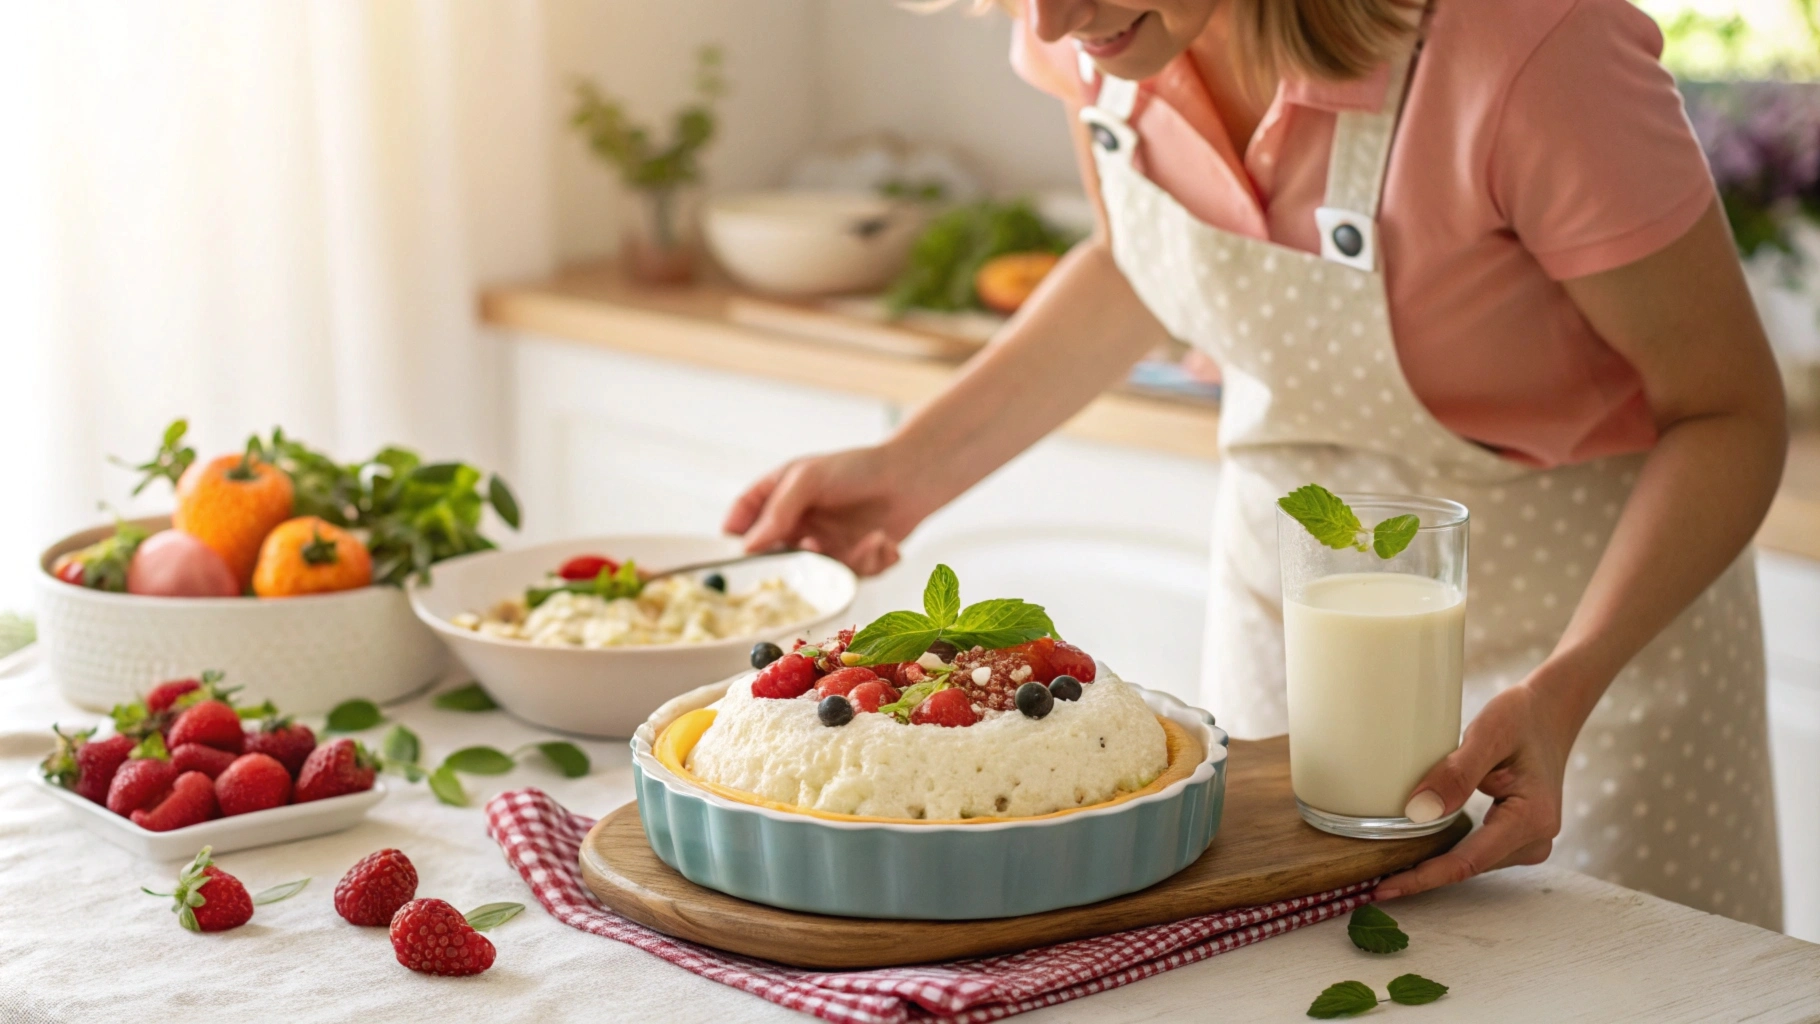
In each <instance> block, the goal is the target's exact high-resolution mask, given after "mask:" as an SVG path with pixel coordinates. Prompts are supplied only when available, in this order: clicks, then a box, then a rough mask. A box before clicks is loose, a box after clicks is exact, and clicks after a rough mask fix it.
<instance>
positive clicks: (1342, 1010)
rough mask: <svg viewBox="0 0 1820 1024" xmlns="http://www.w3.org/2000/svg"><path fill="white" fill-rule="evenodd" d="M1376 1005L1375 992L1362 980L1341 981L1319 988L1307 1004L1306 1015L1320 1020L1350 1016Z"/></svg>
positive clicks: (1376, 997)
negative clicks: (1319, 992) (1312, 1000)
mask: <svg viewBox="0 0 1820 1024" xmlns="http://www.w3.org/2000/svg"><path fill="white" fill-rule="evenodd" d="M1377 1005H1378V996H1377V993H1375V992H1373V991H1372V990H1371V986H1369V985H1367V984H1365V983H1364V982H1362V981H1341V982H1336V983H1335V984H1332V985H1329V986H1327V987H1326V988H1324V989H1322V990H1321V994H1320V995H1318V996H1315V997H1314V1002H1312V1003H1310V1004H1309V1005H1308V1015H1309V1016H1310V1017H1316V1018H1319V1019H1321V1020H1332V1019H1333V1018H1335V1017H1351V1016H1353V1015H1355V1014H1360V1013H1364V1012H1365V1011H1366V1010H1369V1009H1371V1008H1373V1007H1375V1006H1377Z"/></svg>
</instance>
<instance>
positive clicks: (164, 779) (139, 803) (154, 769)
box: [107, 757, 207, 816]
mask: <svg viewBox="0 0 1820 1024" xmlns="http://www.w3.org/2000/svg"><path fill="white" fill-rule="evenodd" d="M204 778H207V776H204ZM176 779H177V769H176V768H175V767H173V766H172V765H171V763H170V762H169V761H167V760H165V759H164V758H162V757H135V758H132V759H131V760H129V761H127V762H126V763H125V764H123V765H121V766H120V769H119V770H118V771H116V772H115V773H114V781H113V782H111V783H109V784H108V787H107V809H108V810H110V811H113V812H114V813H115V814H118V815H122V816H127V815H131V814H132V813H133V812H134V811H137V810H139V809H140V808H143V807H149V806H150V805H152V804H153V803H156V802H157V801H158V800H159V799H161V798H162V797H163V796H164V793H165V790H168V789H170V788H171V783H172V782H174V781H176Z"/></svg>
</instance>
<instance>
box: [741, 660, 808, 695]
mask: <svg viewBox="0 0 1820 1024" xmlns="http://www.w3.org/2000/svg"><path fill="white" fill-rule="evenodd" d="M814 685H815V663H814V662H812V661H810V660H809V659H808V658H805V657H803V656H802V655H800V654H786V655H784V656H783V657H781V658H779V659H777V660H776V661H774V662H772V663H771V664H769V665H766V666H765V668H764V670H763V671H761V672H760V673H759V674H758V678H757V679H754V680H752V696H754V697H771V698H775V699H782V700H788V699H790V698H792V697H801V696H802V695H803V694H805V693H808V692H809V690H810V688H811V687H813V686H814Z"/></svg>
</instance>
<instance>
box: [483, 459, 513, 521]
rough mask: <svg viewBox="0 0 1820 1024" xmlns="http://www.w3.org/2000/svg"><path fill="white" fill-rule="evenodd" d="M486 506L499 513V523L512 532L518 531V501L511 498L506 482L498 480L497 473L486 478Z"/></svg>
mask: <svg viewBox="0 0 1820 1024" xmlns="http://www.w3.org/2000/svg"><path fill="white" fill-rule="evenodd" d="M487 504H489V505H492V506H493V511H494V512H497V513H499V519H500V521H501V522H503V523H505V524H506V525H507V526H510V527H511V528H512V529H514V530H516V529H518V523H519V512H518V499H517V498H515V497H513V496H512V489H511V488H510V487H507V486H506V482H505V481H504V480H502V479H500V478H499V474H498V473H495V474H493V475H492V476H490V477H488V478H487Z"/></svg>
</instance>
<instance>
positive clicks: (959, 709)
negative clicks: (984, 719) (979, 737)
mask: <svg viewBox="0 0 1820 1024" xmlns="http://www.w3.org/2000/svg"><path fill="white" fill-rule="evenodd" d="M979 720H980V716H979V712H977V711H974V710H973V699H972V698H971V697H969V696H967V691H966V690H963V689H960V688H959V687H954V688H950V689H947V690H937V691H935V692H934V693H932V694H930V695H929V696H928V698H927V699H925V700H924V701H923V702H922V703H921V704H918V705H917V706H916V710H915V711H912V712H910V724H911V725H941V726H946V727H948V728H956V727H965V726H969V725H972V724H973V723H975V722H977V721H979Z"/></svg>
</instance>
